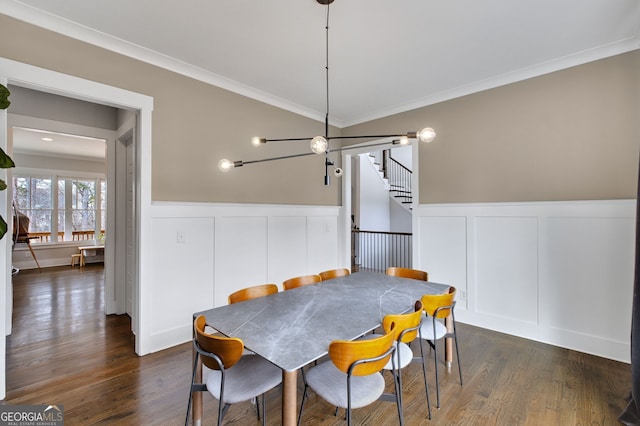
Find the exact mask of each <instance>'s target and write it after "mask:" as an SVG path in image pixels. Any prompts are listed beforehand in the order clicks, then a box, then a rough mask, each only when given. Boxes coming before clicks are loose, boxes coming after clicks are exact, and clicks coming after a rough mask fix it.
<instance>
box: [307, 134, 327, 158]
mask: <svg viewBox="0 0 640 426" xmlns="http://www.w3.org/2000/svg"><path fill="white" fill-rule="evenodd" d="M327 148H329V142H328V141H327V139H325V137H324V136H316V137H315V138H313V139H311V151H313V152H315V153H316V154H324V153H325V152H327Z"/></svg>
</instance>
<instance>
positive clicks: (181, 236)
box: [176, 231, 186, 244]
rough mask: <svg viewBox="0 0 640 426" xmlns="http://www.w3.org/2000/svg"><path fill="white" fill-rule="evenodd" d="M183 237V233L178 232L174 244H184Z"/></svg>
mask: <svg viewBox="0 0 640 426" xmlns="http://www.w3.org/2000/svg"><path fill="white" fill-rule="evenodd" d="M185 240H186V239H185V236H184V232H182V231H178V233H177V235H176V242H177V243H179V244H184V243H185Z"/></svg>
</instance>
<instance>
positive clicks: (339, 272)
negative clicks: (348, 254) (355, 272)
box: [319, 268, 351, 281]
mask: <svg viewBox="0 0 640 426" xmlns="http://www.w3.org/2000/svg"><path fill="white" fill-rule="evenodd" d="M349 274H351V271H350V270H348V269H347V268H340V269H330V270H328V271H322V272H320V274H319V275H320V278H322V281H327V280H330V279H332V278H338V277H346V276H347V275H349Z"/></svg>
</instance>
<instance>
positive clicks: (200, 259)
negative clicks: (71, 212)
mask: <svg viewBox="0 0 640 426" xmlns="http://www.w3.org/2000/svg"><path fill="white" fill-rule="evenodd" d="M339 214H340V207H334V206H281V205H252V204H211V203H154V204H153V205H152V222H153V224H152V230H153V233H152V234H153V244H152V245H151V246H152V253H151V263H152V270H153V280H152V282H153V288H154V290H153V293H154V300H153V304H152V318H153V332H152V340H153V342H152V351H157V350H161V349H164V348H167V347H170V346H174V345H177V344H180V343H184V342H186V341H188V340H190V339H191V333H192V331H191V327H192V315H193V313H194V312H197V311H201V310H206V309H210V308H213V307H215V306H221V305H225V304H227V296H228V295H229V294H230V293H232V292H233V291H235V290H238V289H241V288H244V287H248V286H252V285H258V284H264V283H268V282H273V283H276V284H278V285H279V286H280V284H281V282H282V281H283V280H284V279H286V278H289V277H293V276H296V275H303V274H311V273H318V272H320V270H322V269H330V268H335V267H339V266H341V265H339V264H338V256H337V254H336V253H337V252H338V237H337V223H338V216H339Z"/></svg>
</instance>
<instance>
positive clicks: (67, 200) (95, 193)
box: [13, 175, 107, 243]
mask: <svg viewBox="0 0 640 426" xmlns="http://www.w3.org/2000/svg"><path fill="white" fill-rule="evenodd" d="M53 188H57V194H56V193H54V190H53ZM13 190H14V196H13V198H14V201H15V203H16V206H17V208H18V209H19V210H20V211H21V212H22V213H23V214H25V215H27V216H28V217H29V219H30V220H31V222H30V225H29V233H30V234H44V235H41V238H40V240H34V241H32V242H34V243H35V242H56V241H72V240H83V239H94V238H95V237H96V236H98V235H100V233H101V232H102V231H104V229H105V228H104V226H105V225H106V190H107V189H106V181H105V180H104V179H93V178H65V177H58V176H52V177H35V176H21V175H15V176H14V177H13Z"/></svg>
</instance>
